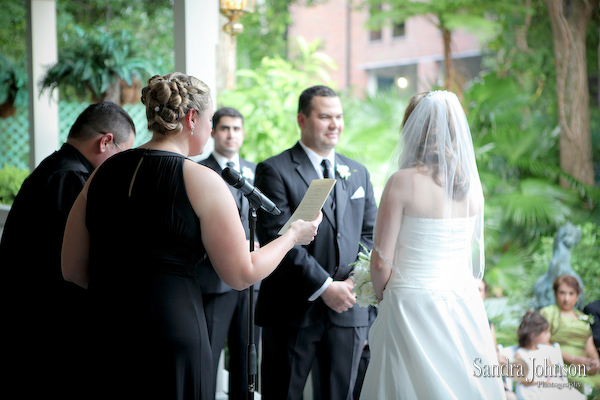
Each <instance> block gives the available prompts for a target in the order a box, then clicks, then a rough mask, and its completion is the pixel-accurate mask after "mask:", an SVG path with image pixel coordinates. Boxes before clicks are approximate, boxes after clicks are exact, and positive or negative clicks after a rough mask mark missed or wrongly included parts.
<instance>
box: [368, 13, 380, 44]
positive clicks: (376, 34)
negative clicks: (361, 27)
mask: <svg viewBox="0 0 600 400" xmlns="http://www.w3.org/2000/svg"><path fill="white" fill-rule="evenodd" d="M380 11H381V4H379V5H377V6H375V7H373V8H372V9H371V14H373V13H377V12H380ZM381 37H382V34H381V28H379V29H372V30H370V31H369V40H370V41H375V40H381Z"/></svg>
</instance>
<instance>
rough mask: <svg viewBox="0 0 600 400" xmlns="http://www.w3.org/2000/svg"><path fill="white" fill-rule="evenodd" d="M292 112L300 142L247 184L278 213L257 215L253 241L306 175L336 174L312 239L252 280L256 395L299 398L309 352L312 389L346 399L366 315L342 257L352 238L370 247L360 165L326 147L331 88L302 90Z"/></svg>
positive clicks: (338, 115)
mask: <svg viewBox="0 0 600 400" xmlns="http://www.w3.org/2000/svg"><path fill="white" fill-rule="evenodd" d="M297 120H298V125H299V127H300V131H301V137H300V141H299V142H298V143H297V144H296V145H295V146H294V147H292V148H291V149H288V150H286V151H284V152H283V153H281V154H279V155H277V156H274V157H271V158H269V159H267V160H266V161H263V162H261V163H259V164H258V166H257V169H256V187H258V188H260V190H261V191H263V193H264V194H265V195H266V196H267V197H269V198H270V199H271V200H273V202H274V203H275V204H276V205H277V206H278V207H279V209H280V210H281V211H282V214H281V215H278V216H272V215H268V214H266V213H264V212H260V213H259V216H258V223H257V234H258V237H259V239H260V242H261V244H264V243H267V242H269V241H271V240H273V239H274V238H276V237H277V235H278V234H277V232H278V231H279V229H280V228H281V227H282V226H283V225H284V224H285V222H286V221H287V220H288V219H289V218H290V216H291V215H292V213H293V212H294V210H295V209H296V207H297V206H298V205H299V203H300V201H301V200H302V197H303V196H304V194H305V192H306V190H307V189H308V187H309V185H310V183H311V181H312V180H313V179H321V178H324V177H325V178H327V177H329V178H332V179H336V180H337V182H336V184H335V186H334V189H333V190H332V193H331V195H330V197H329V199H328V200H327V201H326V203H325V205H324V206H323V214H324V218H323V222H322V223H321V226H320V227H319V233H318V235H317V236H316V238H315V240H314V241H313V242H312V243H311V244H310V245H309V246H296V247H294V248H293V249H292V250H291V251H290V252H289V253H288V255H287V256H286V257H285V258H284V260H283V262H282V264H281V265H280V266H279V267H278V268H277V269H276V270H275V272H273V274H271V275H270V276H269V277H267V278H266V279H264V280H263V282H262V285H261V290H260V294H259V296H258V302H257V309H256V322H257V324H258V325H260V326H261V327H262V328H263V341H262V346H263V358H262V386H261V388H262V390H261V394H262V397H263V399H265V400H279V399H288V400H289V399H301V398H302V392H303V389H304V385H305V383H306V379H307V376H308V373H309V371H310V370H311V366H312V365H313V361H315V360H317V362H318V363H319V368H318V370H319V371H320V373H319V376H318V377H315V379H319V383H318V385H319V387H320V388H321V397H322V398H323V399H330V400H350V399H352V390H353V388H354V384H355V381H356V376H357V371H358V365H359V361H360V357H361V353H362V349H363V345H364V343H365V339H366V333H367V326H368V313H367V309H366V308H362V307H359V306H358V305H356V298H355V296H354V293H353V292H352V287H353V281H352V279H351V271H352V267H351V266H350V265H349V264H351V263H352V262H354V261H356V259H357V255H358V253H359V251H360V250H361V248H360V243H362V244H364V245H365V246H366V247H367V248H369V249H370V248H371V247H372V239H373V237H372V236H373V225H374V223H375V217H376V214H377V206H376V204H375V199H374V196H373V187H372V185H371V182H370V177H369V173H368V171H367V169H366V168H365V167H364V166H363V165H361V164H359V163H358V162H356V161H353V160H351V159H349V158H347V157H344V156H342V155H340V154H337V153H336V152H335V146H336V145H337V143H338V140H339V138H340V136H341V134H342V131H343V129H344V118H343V110H342V104H341V101H340V99H339V97H338V95H337V94H336V92H335V91H333V90H332V89H330V88H328V87H326V86H314V87H311V88H308V89H306V90H305V91H304V92H302V94H301V96H300V99H299V107H298V116H297ZM323 165H325V167H323Z"/></svg>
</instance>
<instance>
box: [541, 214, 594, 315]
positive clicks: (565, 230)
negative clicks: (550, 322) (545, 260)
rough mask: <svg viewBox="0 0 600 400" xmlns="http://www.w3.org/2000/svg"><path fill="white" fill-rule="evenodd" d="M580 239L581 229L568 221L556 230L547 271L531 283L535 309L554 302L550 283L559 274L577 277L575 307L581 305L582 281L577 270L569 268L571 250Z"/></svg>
mask: <svg viewBox="0 0 600 400" xmlns="http://www.w3.org/2000/svg"><path fill="white" fill-rule="evenodd" d="M580 240H581V230H580V229H579V228H578V227H576V226H575V225H573V224H571V223H570V222H567V223H566V224H565V225H563V226H561V227H560V229H559V230H558V232H556V236H555V237H554V246H553V249H552V253H553V254H552V259H551V260H550V263H549V264H548V271H547V272H546V273H545V274H544V275H542V276H540V277H539V278H538V280H537V281H536V282H535V285H533V296H534V307H535V308H536V309H539V308H542V307H545V306H549V305H551V304H554V303H555V302H556V299H555V297H554V290H553V288H552V285H553V284H554V281H555V280H556V278H558V277H559V276H561V275H571V276H573V277H575V279H577V282H579V286H580V287H581V290H582V292H581V294H580V295H579V299H578V300H577V304H576V307H577V308H579V309H581V308H582V307H583V302H584V293H583V282H582V281H581V278H580V277H579V275H578V274H577V272H575V271H574V270H573V268H571V250H572V249H573V247H575V245H576V244H577V243H579V241H580Z"/></svg>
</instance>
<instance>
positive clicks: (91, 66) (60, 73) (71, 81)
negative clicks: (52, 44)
mask: <svg viewBox="0 0 600 400" xmlns="http://www.w3.org/2000/svg"><path fill="white" fill-rule="evenodd" d="M75 31H76V32H77V40H73V41H69V42H68V43H67V45H66V46H65V47H64V48H63V49H62V50H61V52H60V54H59V58H58V61H57V62H56V63H55V64H53V65H50V66H48V69H47V70H46V74H45V75H44V78H43V80H42V83H41V85H40V86H41V89H42V90H45V89H50V90H51V91H52V90H54V89H55V88H57V87H62V88H64V89H66V90H67V93H69V92H68V91H69V90H70V91H71V92H70V94H71V95H73V94H74V95H75V96H77V97H80V98H81V97H83V98H85V96H87V95H88V94H91V96H92V99H93V101H100V100H109V101H112V102H115V103H117V104H119V103H121V81H125V82H126V83H127V84H128V85H129V86H132V85H133V82H132V79H134V78H137V79H141V78H143V77H145V76H147V75H150V74H151V73H152V71H151V69H152V65H151V64H150V63H149V62H148V61H147V60H146V59H145V58H141V57H136V56H135V53H134V51H135V48H136V45H135V42H134V41H133V40H132V38H131V35H130V33H129V32H128V31H121V32H120V35H119V36H117V37H115V36H116V35H111V34H109V33H107V32H105V31H104V30H102V29H96V30H94V31H91V32H89V33H86V32H84V31H83V29H81V28H79V27H75Z"/></svg>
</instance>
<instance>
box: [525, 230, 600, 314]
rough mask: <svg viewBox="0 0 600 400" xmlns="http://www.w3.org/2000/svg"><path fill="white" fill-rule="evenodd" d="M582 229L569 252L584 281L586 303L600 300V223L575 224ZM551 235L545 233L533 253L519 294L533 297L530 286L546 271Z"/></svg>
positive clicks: (573, 265) (551, 240)
mask: <svg viewBox="0 0 600 400" xmlns="http://www.w3.org/2000/svg"><path fill="white" fill-rule="evenodd" d="M577 227H578V228H579V229H581V241H580V242H579V243H578V244H577V245H576V246H575V247H574V248H573V250H572V252H571V267H572V268H573V270H575V272H577V274H579V276H580V277H581V280H582V281H583V286H584V291H585V303H586V304H587V303H590V302H592V301H595V300H600V274H599V273H598V271H599V270H600V259H599V258H598V249H599V248H600V226H599V225H596V224H594V223H592V222H586V223H584V224H580V225H577ZM553 244H554V237H553V236H544V237H543V238H542V239H541V241H540V244H539V246H537V247H536V249H535V251H534V252H533V254H532V265H531V268H530V269H529V271H528V274H527V275H526V276H524V277H523V279H522V280H521V282H520V283H519V291H520V293H519V294H520V295H521V296H523V297H530V296H532V290H533V285H534V283H535V281H536V280H537V278H539V277H540V276H541V275H543V274H544V273H546V271H547V270H548V264H549V263H550V260H551V259H552V255H553V253H552V246H553Z"/></svg>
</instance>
